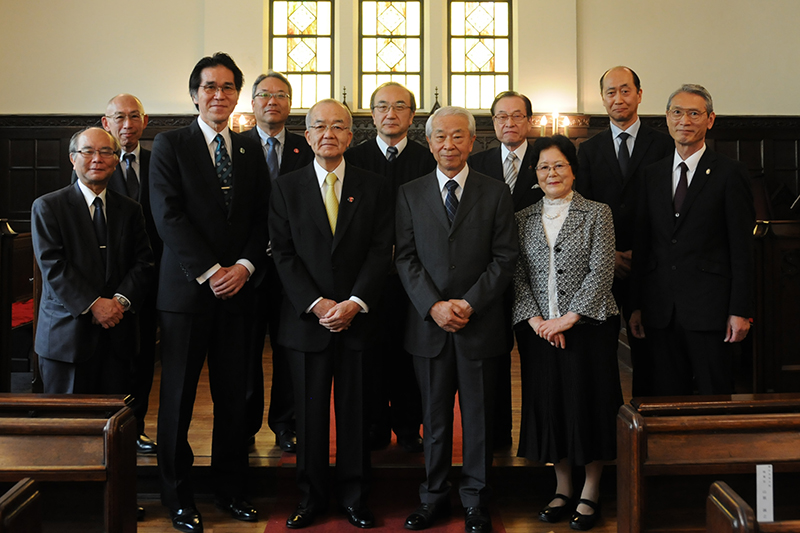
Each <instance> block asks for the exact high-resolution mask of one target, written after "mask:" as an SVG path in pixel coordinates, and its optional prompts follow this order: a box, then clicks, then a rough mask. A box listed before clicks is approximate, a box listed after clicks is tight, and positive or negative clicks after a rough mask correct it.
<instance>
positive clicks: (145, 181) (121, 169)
mask: <svg viewBox="0 0 800 533" xmlns="http://www.w3.org/2000/svg"><path fill="white" fill-rule="evenodd" d="M101 120H102V122H103V128H104V129H105V130H106V131H107V132H109V133H110V134H111V135H113V136H114V138H115V139H117V142H119V144H120V146H121V147H122V154H121V157H120V164H119V165H117V168H116V170H115V171H114V173H113V174H112V175H111V179H110V180H109V181H108V188H109V189H110V190H112V191H116V192H118V193H119V194H122V195H125V196H127V197H128V198H130V199H131V200H135V201H136V202H139V205H141V206H142V211H143V212H144V221H145V229H146V230H147V237H148V238H149V239H150V246H151V247H152V248H153V256H154V257H155V265H156V273H157V272H158V267H159V262H160V259H161V249H162V248H163V246H164V245H163V243H162V242H161V239H160V238H159V237H158V232H157V231H156V226H155V223H154V222H153V212H152V211H151V209H150V173H149V170H150V150H147V149H145V148H143V147H142V145H140V144H139V139H140V138H141V136H142V132H143V131H144V129H145V128H146V127H147V120H148V117H147V113H145V112H144V106H143V105H142V102H141V101H139V99H138V98H136V97H135V96H133V95H131V94H118V95H117V96H115V97H114V98H112V99H111V100H109V101H108V106H107V107H106V114H105V116H103V118H102V119H101ZM157 294H158V276H157V275H156V277H155V279H154V280H153V283H151V284H150V287H149V290H148V292H147V296H146V297H145V300H144V302H143V304H142V306H141V307H140V308H139V310H138V315H139V357H138V358H137V359H136V361H135V364H134V369H133V377H132V386H131V389H130V392H131V393H132V395H133V402H132V403H131V409H133V414H134V415H135V416H136V425H137V428H138V430H139V431H138V435H139V437H138V438H137V439H136V451H137V452H139V453H142V454H153V453H156V442H155V441H154V440H153V439H151V438H150V437H148V436H147V434H145V432H144V419H145V416H146V415H147V407H148V405H149V399H150V389H151V388H152V386H153V369H154V366H155V357H156V331H157V329H158V313H157V311H156V295H157Z"/></svg>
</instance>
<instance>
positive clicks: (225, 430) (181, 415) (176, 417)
mask: <svg viewBox="0 0 800 533" xmlns="http://www.w3.org/2000/svg"><path fill="white" fill-rule="evenodd" d="M226 307H228V306H227V305H226V302H224V301H219V302H217V303H216V304H215V305H214V306H213V308H212V309H211V310H210V311H208V312H204V313H197V314H189V313H170V312H164V311H162V312H161V314H160V318H161V396H160V405H159V410H158V466H159V471H160V473H161V501H162V503H163V504H164V505H166V506H167V507H169V508H170V509H177V508H183V507H188V506H191V505H194V494H193V490H192V485H191V480H190V471H191V467H192V463H193V461H194V455H193V453H192V448H191V446H190V445H189V441H188V433H189V424H190V423H191V421H192V411H193V409H194V401H195V396H196V394H197V383H198V381H199V379H200V372H201V371H202V369H203V363H204V361H205V359H206V354H208V378H209V385H210V387H211V398H212V400H213V402H214V429H213V432H212V444H211V446H212V448H211V469H212V473H213V475H214V480H215V490H216V493H217V496H219V497H222V498H228V497H236V498H242V497H243V496H244V494H243V491H244V481H245V474H246V472H247V465H248V457H247V448H246V446H245V442H246V435H245V422H244V420H245V419H244V412H245V410H244V406H245V388H246V384H247V360H248V359H247V347H248V343H249V339H250V336H251V335H252V331H251V330H252V327H251V326H252V319H251V317H250V314H247V313H245V314H238V313H237V314H233V313H230V312H228V310H227V309H226Z"/></svg>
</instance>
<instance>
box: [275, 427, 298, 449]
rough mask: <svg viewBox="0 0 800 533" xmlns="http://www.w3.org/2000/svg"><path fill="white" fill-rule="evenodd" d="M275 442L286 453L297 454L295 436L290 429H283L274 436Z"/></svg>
mask: <svg viewBox="0 0 800 533" xmlns="http://www.w3.org/2000/svg"><path fill="white" fill-rule="evenodd" d="M275 442H277V443H278V446H279V447H280V449H281V450H283V451H284V452H286V453H295V452H297V435H296V433H295V432H294V431H292V430H291V429H284V430H283V431H280V432H278V433H277V434H276V435H275Z"/></svg>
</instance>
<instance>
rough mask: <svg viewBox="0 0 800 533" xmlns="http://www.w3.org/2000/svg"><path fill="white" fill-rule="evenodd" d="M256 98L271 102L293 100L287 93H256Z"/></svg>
mask: <svg viewBox="0 0 800 533" xmlns="http://www.w3.org/2000/svg"><path fill="white" fill-rule="evenodd" d="M256 98H263V99H264V100H271V99H272V98H274V99H276V100H277V101H279V102H283V101H284V100H291V99H292V97H291V96H289V95H288V94H286V93H256Z"/></svg>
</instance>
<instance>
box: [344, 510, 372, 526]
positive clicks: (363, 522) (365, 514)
mask: <svg viewBox="0 0 800 533" xmlns="http://www.w3.org/2000/svg"><path fill="white" fill-rule="evenodd" d="M342 512H343V513H344V514H346V515H347V521H348V522H350V523H351V524H353V525H354V526H356V527H360V528H361V529H369V528H371V527H375V515H373V514H372V511H370V510H369V509H367V508H366V507H365V506H361V507H342Z"/></svg>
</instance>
